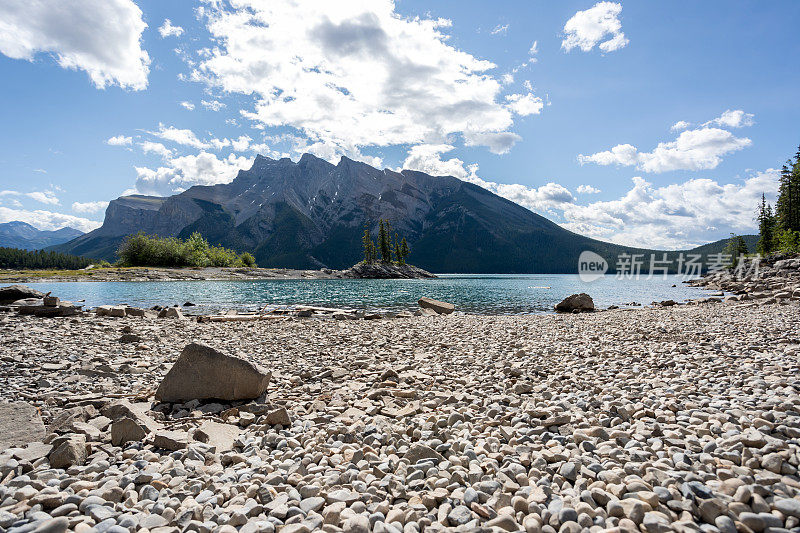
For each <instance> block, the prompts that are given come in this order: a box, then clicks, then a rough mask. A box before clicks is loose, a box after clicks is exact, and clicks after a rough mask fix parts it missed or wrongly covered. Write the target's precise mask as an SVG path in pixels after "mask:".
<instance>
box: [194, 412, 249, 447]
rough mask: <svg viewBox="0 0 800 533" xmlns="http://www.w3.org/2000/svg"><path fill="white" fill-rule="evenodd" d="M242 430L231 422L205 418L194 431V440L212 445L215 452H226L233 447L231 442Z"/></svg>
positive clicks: (234, 440)
mask: <svg viewBox="0 0 800 533" xmlns="http://www.w3.org/2000/svg"><path fill="white" fill-rule="evenodd" d="M241 433H242V430H241V429H239V427H237V426H234V425H233V424H222V423H220V422H214V421H213V420H206V421H205V422H203V424H202V425H201V426H200V427H199V428H197V430H196V431H195V432H194V436H193V437H194V440H196V441H199V442H202V443H204V444H208V445H209V446H213V447H214V448H215V449H216V453H221V452H227V451H229V450H232V449H233V443H234V442H236V439H237V438H239V435H240V434H241Z"/></svg>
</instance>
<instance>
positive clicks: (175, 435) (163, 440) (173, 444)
mask: <svg viewBox="0 0 800 533" xmlns="http://www.w3.org/2000/svg"><path fill="white" fill-rule="evenodd" d="M188 445H189V435H188V434H187V433H185V432H183V431H169V430H160V431H157V432H156V434H155V435H154V436H153V446H155V447H156V448H163V449H165V450H171V451H173V452H174V451H177V450H184V449H186V446H188Z"/></svg>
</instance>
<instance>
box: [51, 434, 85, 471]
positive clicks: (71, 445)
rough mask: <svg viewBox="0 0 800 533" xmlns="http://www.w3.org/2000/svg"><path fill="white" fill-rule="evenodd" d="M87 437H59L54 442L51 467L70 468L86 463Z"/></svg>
mask: <svg viewBox="0 0 800 533" xmlns="http://www.w3.org/2000/svg"><path fill="white" fill-rule="evenodd" d="M86 456H87V450H86V436H85V435H79V434H72V435H67V436H65V437H59V438H57V439H55V440H54V441H53V451H52V452H50V466H51V467H53V468H69V467H70V466H75V465H79V466H80V465H83V464H84V463H86Z"/></svg>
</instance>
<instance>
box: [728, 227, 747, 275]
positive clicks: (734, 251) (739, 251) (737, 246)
mask: <svg viewBox="0 0 800 533" xmlns="http://www.w3.org/2000/svg"><path fill="white" fill-rule="evenodd" d="M723 253H724V254H725V255H729V256H730V257H731V263H730V266H731V268H734V267H736V265H738V264H739V258H740V257H741V256H743V255H747V243H746V242H744V238H743V237H742V236H741V235H736V234H734V233H731V238H730V239H728V244H727V245H726V246H725V251H724V252H723Z"/></svg>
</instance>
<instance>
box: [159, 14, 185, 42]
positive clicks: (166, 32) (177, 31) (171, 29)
mask: <svg viewBox="0 0 800 533" xmlns="http://www.w3.org/2000/svg"><path fill="white" fill-rule="evenodd" d="M158 33H160V34H161V38H162V39H163V38H165V37H180V36H181V35H183V28H181V27H180V26H173V25H172V21H170V20H169V19H164V24H162V25H161V27H160V28H158Z"/></svg>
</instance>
